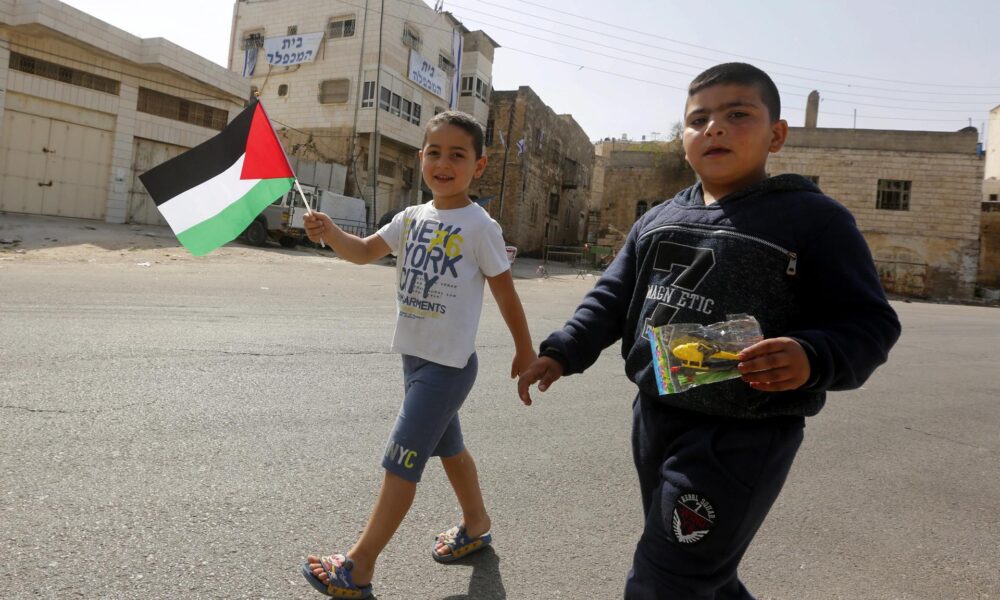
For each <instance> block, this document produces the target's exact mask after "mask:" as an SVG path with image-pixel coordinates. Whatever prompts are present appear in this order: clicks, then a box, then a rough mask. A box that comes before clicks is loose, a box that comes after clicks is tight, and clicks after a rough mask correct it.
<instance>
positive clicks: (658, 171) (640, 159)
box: [589, 139, 697, 249]
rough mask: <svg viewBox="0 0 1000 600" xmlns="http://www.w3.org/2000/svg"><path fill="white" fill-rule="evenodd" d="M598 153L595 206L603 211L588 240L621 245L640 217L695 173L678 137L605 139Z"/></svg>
mask: <svg viewBox="0 0 1000 600" xmlns="http://www.w3.org/2000/svg"><path fill="white" fill-rule="evenodd" d="M595 153H596V155H597V157H596V162H595V166H594V177H593V185H592V190H591V194H592V196H591V210H592V211H595V212H596V213H598V214H599V219H600V228H599V232H598V233H597V234H596V235H593V236H592V239H591V240H589V241H591V242H596V243H598V244H600V245H602V246H611V247H613V248H615V249H617V248H620V247H621V245H622V244H623V243H624V241H625V236H626V235H627V234H628V232H629V230H630V229H631V228H632V224H633V223H635V221H636V219H638V218H639V217H640V216H641V215H642V214H643V213H645V212H646V211H647V210H649V209H650V208H652V207H654V206H656V205H657V204H660V203H661V202H663V201H665V200H669V199H671V198H673V197H674V196H675V195H676V194H677V192H679V191H681V190H682V189H684V188H686V187H688V186H690V185H691V184H693V183H694V182H695V181H696V179H697V177H696V176H695V174H694V171H693V170H692V169H691V167H690V166H689V165H688V164H687V161H686V160H685V159H684V148H683V147H682V145H681V140H680V139H675V140H671V141H669V142H655V141H629V140H617V139H616V140H604V141H601V142H598V143H597V144H596V145H595Z"/></svg>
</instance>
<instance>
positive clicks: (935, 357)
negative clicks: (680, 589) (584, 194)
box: [0, 249, 1000, 600]
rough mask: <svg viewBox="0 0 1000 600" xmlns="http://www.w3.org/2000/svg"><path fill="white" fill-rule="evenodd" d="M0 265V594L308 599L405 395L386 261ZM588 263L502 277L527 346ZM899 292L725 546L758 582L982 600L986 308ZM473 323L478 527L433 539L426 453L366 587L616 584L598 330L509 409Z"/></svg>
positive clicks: (518, 595) (995, 448)
mask: <svg viewBox="0 0 1000 600" xmlns="http://www.w3.org/2000/svg"><path fill="white" fill-rule="evenodd" d="M271 251H274V250H273V249H272V250H271ZM259 252H268V250H259ZM250 256H251V257H252V256H253V253H250ZM0 265H2V268H0V598H4V599H20V598H61V599H62V598H109V599H111V598H142V599H157V598H171V599H178V598H182V599H186V598H227V599H228V598H267V599H272V598H274V599H278V598H282V599H284V598H303V599H308V598H319V597H320V596H319V595H318V594H316V593H315V592H314V591H313V590H312V588H310V587H309V586H308V585H306V583H305V582H304V580H303V579H302V577H301V575H300V574H299V569H300V565H301V563H302V561H303V558H304V556H305V555H306V554H307V553H310V552H316V551H324V552H334V551H343V550H345V549H346V548H347V547H348V546H349V544H350V543H351V542H352V541H353V540H354V539H355V536H356V535H357V534H358V532H359V531H360V529H361V527H362V526H363V524H364V521H365V519H366V518H367V516H368V513H369V511H370V508H371V505H372V502H373V500H374V498H375V494H376V492H377V487H378V483H379V481H380V478H381V470H380V467H379V460H380V457H381V454H382V451H383V448H384V445H385V440H386V436H387V434H388V431H389V428H390V427H391V423H392V420H393V418H394V416H395V414H396V411H397V409H398V404H399V400H400V397H401V396H400V394H401V386H402V376H401V368H400V363H399V359H398V357H397V356H396V355H394V354H391V353H390V352H389V351H388V343H389V340H390V337H391V333H392V326H393V323H392V315H393V307H392V281H393V273H392V268H391V267H388V266H381V265H371V266H367V267H357V266H354V265H350V264H348V263H345V262H343V261H340V260H337V259H333V258H327V257H319V256H315V255H311V254H305V253H303V254H302V255H301V257H293V258H291V259H288V260H285V261H283V262H280V263H273V262H257V261H254V260H242V259H241V260H232V261H211V260H207V261H184V262H177V263H171V262H169V261H165V262H163V263H155V264H152V265H151V266H148V267H147V266H140V265H137V264H133V263H129V262H124V261H123V262H117V263H111V264H107V263H102V262H78V263H63V262H50V261H44V260H42V261H8V262H4V263H0ZM527 266H528V264H527V263H524V264H523V265H522V275H527V276H530V275H531V274H532V272H531V271H530V269H528V268H527ZM592 283H593V280H592V279H587V280H584V279H580V278H576V277H574V276H573V275H572V274H570V275H567V276H562V277H552V278H548V279H535V278H523V279H519V280H518V290H519V292H520V294H521V297H522V299H523V301H524V305H525V308H526V310H527V313H528V315H529V319H530V323H531V328H532V333H533V336H534V338H535V340H536V342H537V341H538V340H540V339H541V338H542V337H543V336H544V335H545V334H547V333H548V332H549V331H550V330H552V329H553V328H555V327H558V326H559V325H561V324H562V322H563V321H564V320H565V318H566V317H567V316H568V315H569V314H570V312H571V311H572V309H573V308H574V307H575V305H576V303H577V301H578V300H579V298H580V297H581V296H582V294H583V293H584V292H585V291H586V289H587V288H588V287H589V286H590V285H592ZM487 296H488V294H487ZM894 306H895V307H896V308H897V310H898V311H899V312H900V315H901V318H902V321H903V324H904V334H903V337H902V339H901V341H900V342H899V344H898V345H897V347H896V349H895V350H894V352H893V354H892V356H891V359H890V362H889V364H887V365H886V366H884V367H883V368H882V369H881V370H879V371H878V372H877V373H876V375H875V376H874V377H873V378H872V379H871V380H870V381H869V382H868V384H867V385H866V386H865V387H864V389H861V390H858V391H854V392H847V393H837V394H833V395H831V396H830V398H829V400H828V404H827V407H826V408H825V409H824V411H823V412H822V413H820V415H819V416H817V417H814V418H812V419H810V420H809V421H808V426H807V430H806V441H805V443H804V446H803V449H802V451H801V452H800V453H799V457H798V459H797V462H796V464H795V466H794V467H793V470H792V473H791V475H790V478H789V481H788V483H787V485H786V487H785V489H784V491H783V493H782V495H781V497H780V498H779V499H778V501H777V503H776V505H775V508H774V509H773V511H772V513H771V515H770V517H769V518H768V520H767V522H766V523H765V525H764V528H763V530H762V531H761V533H760V534H759V535H758V537H757V539H756V541H755V542H754V544H753V545H752V547H751V548H750V551H749V552H748V555H747V557H746V559H745V560H744V563H743V567H742V570H741V574H742V577H743V579H744V580H745V582H746V583H747V585H748V587H749V588H750V589H751V591H753V592H754V593H755V594H756V595H757V596H758V597H759V598H761V599H779V598H780V599H803V600H810V599H817V600H819V599H823V600H828V599H839V598H843V599H852V600H853V599H935V600H940V599H963V600H964V599H986V598H990V599H996V598H1000V516H998V515H1000V416H998V413H1000V410H998V400H997V398H998V397H1000V376H998V374H997V350H998V344H1000V310H998V309H996V308H982V307H966V306H945V305H933V304H919V303H913V304H910V303H894ZM478 341H479V343H478V346H479V356H480V374H479V380H478V382H477V384H476V388H475V390H474V391H473V394H472V397H471V398H470V400H469V401H468V403H467V404H466V407H465V408H464V409H463V413H462V419H463V427H464V429H465V432H466V439H467V442H468V445H469V448H470V450H471V451H472V453H473V454H474V455H475V456H476V457H477V462H478V464H479V469H480V475H481V479H482V483H483V487H484V491H485V497H486V501H487V505H488V507H489V509H490V511H491V515H492V518H493V523H494V533H495V545H494V548H495V550H488V551H486V552H484V553H480V554H479V555H477V556H476V557H474V558H471V559H470V560H469V561H468V562H465V563H459V564H454V565H438V564H436V563H434V562H433V561H431V559H430V557H429V556H428V554H429V552H430V549H431V544H432V540H433V537H434V535H435V534H436V533H437V532H438V531H441V530H444V529H446V528H448V527H450V526H451V525H452V524H454V523H455V522H456V519H457V518H458V508H457V503H456V501H455V499H454V497H453V495H452V494H451V491H450V488H449V487H448V483H447V480H446V478H445V476H444V473H443V471H442V469H441V468H440V466H438V465H437V464H432V465H431V466H430V467H429V468H428V470H427V472H426V474H425V478H424V481H423V483H422V484H421V485H420V488H419V491H418V495H417V500H416V503H415V504H414V507H413V509H412V511H411V512H410V514H409V515H408V516H407V518H406V520H405V521H404V523H403V525H402V527H401V528H400V530H399V532H398V533H397V534H396V537H395V538H394V539H393V541H392V543H391V544H390V546H389V547H388V549H387V550H386V552H385V553H384V554H383V556H382V558H381V560H380V562H379V565H378V572H377V574H376V580H375V586H376V588H375V589H376V593H377V595H378V598H380V599H382V600H393V599H434V600H438V599H448V600H458V599H463V598H469V599H476V600H492V599H504V598H507V599H511V600H514V599H527V598H532V599H534V598H567V599H573V600H575V599H584V598H588V599H589V598H619V597H621V591H622V587H623V583H624V579H625V575H626V572H627V570H628V567H629V564H630V562H631V554H632V549H633V548H634V544H635V541H636V540H637V537H638V534H639V532H640V530H641V525H642V524H641V505H640V501H639V496H638V486H637V483H636V480H635V476H634V474H633V469H632V465H631V457H630V450H629V427H630V414H631V409H630V404H631V399H632V393H633V389H632V387H631V384H630V383H629V382H628V381H627V380H626V379H625V377H624V374H623V370H622V360H621V358H620V357H619V356H618V354H617V348H615V349H609V350H608V351H607V352H606V353H605V355H604V356H603V357H602V358H601V360H600V361H599V362H598V363H597V364H596V365H595V366H594V367H593V368H592V369H591V370H589V371H588V372H587V373H586V374H584V375H581V376H577V377H573V378H569V379H564V380H562V381H560V382H558V383H557V384H556V385H555V386H554V387H553V388H552V390H550V391H549V392H547V393H545V394H536V403H535V405H534V406H531V407H524V406H521V405H520V403H519V401H518V400H517V398H516V394H515V389H514V385H513V383H512V382H511V381H510V380H509V379H508V378H507V375H508V374H509V369H510V356H511V344H510V339H509V334H508V333H507V331H506V328H505V327H504V325H503V322H502V320H501V318H500V316H499V313H498V312H497V310H496V307H495V305H493V304H492V303H491V302H488V304H487V306H486V308H485V309H484V313H483V322H482V324H481V326H480V331H479V338H478Z"/></svg>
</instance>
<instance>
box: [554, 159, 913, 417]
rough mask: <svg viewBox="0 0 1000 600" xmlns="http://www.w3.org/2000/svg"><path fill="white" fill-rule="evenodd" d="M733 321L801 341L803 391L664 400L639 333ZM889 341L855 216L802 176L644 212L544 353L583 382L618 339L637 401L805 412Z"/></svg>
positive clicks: (873, 361)
mask: <svg viewBox="0 0 1000 600" xmlns="http://www.w3.org/2000/svg"><path fill="white" fill-rule="evenodd" d="M739 313H746V314H749V315H753V316H754V317H756V318H757V320H758V321H759V322H760V324H761V329H762V330H763V333H764V337H765V338H773V337H781V336H787V337H792V338H795V339H796V340H798V341H799V342H800V343H801V344H802V346H803V348H804V349H805V351H806V354H807V355H808V357H809V365H810V369H811V376H810V380H809V382H807V384H806V385H805V386H803V387H802V388H799V389H797V390H792V391H786V392H761V391H757V390H754V389H752V388H751V387H750V386H749V385H748V384H747V383H745V382H744V381H743V380H741V379H732V380H729V381H724V382H720V383H714V384H711V385H703V386H699V387H695V388H691V389H689V390H687V391H685V392H682V393H679V394H668V395H663V396H660V395H659V390H658V389H657V387H656V377H655V374H654V370H653V368H654V367H653V359H652V353H651V349H650V345H649V342H648V340H647V339H646V337H645V336H644V335H643V331H644V329H645V326H646V324H647V323H649V324H652V325H654V326H658V325H663V324H666V323H700V324H703V325H707V324H710V323H716V322H719V321H725V320H726V319H727V318H728V316H729V315H735V314H739ZM899 334H900V325H899V320H898V319H897V317H896V313H895V311H893V309H892V308H891V307H890V306H889V303H888V301H887V300H886V298H885V293H884V292H883V290H882V284H881V282H880V281H879V277H878V274H877V273H876V271H875V265H874V263H873V261H872V257H871V253H870V251H869V250H868V245H867V244H866V243H865V240H864V238H863V237H862V235H861V233H860V232H859V231H858V228H857V226H856V224H855V222H854V217H853V216H852V215H851V213H850V212H849V211H848V210H847V209H846V208H844V207H843V206H842V205H841V204H839V203H838V202H836V201H835V200H833V199H832V198H830V197H828V196H826V195H824V194H823V193H822V192H820V190H819V188H817V187H816V186H815V185H814V184H813V183H812V182H811V181H809V180H808V179H806V178H804V177H801V176H799V175H781V176H778V177H772V178H769V179H766V180H764V181H762V182H760V183H758V184H756V185H754V186H751V187H750V188H747V189H745V190H743V191H741V192H736V193H733V194H730V195H729V196H726V197H725V198H722V199H721V200H719V201H718V202H716V203H715V204H711V205H708V206H706V205H705V204H704V200H703V197H702V193H701V186H700V184H695V185H694V186H692V187H690V188H688V189H686V190H683V191H682V192H680V193H679V194H678V195H677V196H676V197H675V198H674V199H673V200H671V201H670V202H666V203H664V204H661V205H659V206H657V207H655V208H653V209H652V210H650V211H649V212H647V213H646V214H644V215H643V216H642V217H641V218H640V219H639V220H638V221H637V222H636V223H635V225H634V226H633V227H632V230H631V232H630V233H629V235H628V238H627V239H626V241H625V245H624V247H623V248H622V250H621V252H620V253H619V254H618V256H617V257H616V258H615V260H614V261H613V262H612V264H611V266H610V267H609V268H608V269H607V271H605V273H604V275H603V276H602V277H601V278H600V279H599V280H598V281H597V283H596V284H595V286H594V288H593V290H591V291H590V292H589V293H588V294H587V295H586V297H584V299H583V302H582V303H581V304H580V306H579V307H578V308H577V310H576V313H575V314H574V315H573V317H572V318H571V319H570V320H569V321H568V322H567V323H566V324H565V325H564V326H563V328H562V329H561V330H559V331H556V332H554V333H553V334H552V335H550V336H549V337H548V338H547V339H546V340H545V341H544V342H542V344H541V352H540V354H541V355H543V356H551V357H553V358H555V359H557V360H559V361H560V362H561V363H562V364H563V367H564V374H566V375H570V374H574V373H582V372H583V371H584V370H585V369H587V368H588V367H589V366H590V365H592V364H594V362H595V361H596V360H597V358H598V356H599V355H600V353H601V351H602V350H604V349H605V348H607V347H608V346H610V345H611V344H613V343H615V342H616V341H618V340H619V339H621V340H622V356H623V357H624V358H625V372H626V374H627V375H628V377H629V379H631V380H632V381H633V382H635V383H636V385H638V386H639V393H640V394H642V395H645V396H649V397H659V400H660V401H661V402H663V403H665V404H668V405H671V406H675V407H677V408H682V409H686V410H692V411H696V412H700V413H705V414H711V415H720V416H730V417H738V418H764V417H770V416H777V415H802V416H810V415H814V414H816V413H817V412H819V410H820V409H821V408H822V407H823V403H824V401H825V397H826V391H827V390H848V389H854V388H857V387H859V386H861V385H862V384H863V383H864V382H865V380H866V379H867V378H868V377H869V376H870V375H871V374H872V372H873V371H874V370H875V368H876V367H877V366H879V365H880V364H882V363H884V362H885V360H886V358H887V357H888V353H889V349H890V348H891V347H892V346H893V344H895V342H896V340H897V339H898V338H899Z"/></svg>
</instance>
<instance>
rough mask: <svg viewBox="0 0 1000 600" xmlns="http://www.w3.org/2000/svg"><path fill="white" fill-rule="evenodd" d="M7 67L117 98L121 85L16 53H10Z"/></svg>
mask: <svg viewBox="0 0 1000 600" xmlns="http://www.w3.org/2000/svg"><path fill="white" fill-rule="evenodd" d="M8 66H9V67H10V68H11V69H13V70H15V71H21V72H22V73H30V74H32V75H37V76H39V77H45V78H46V79H54V80H56V81H61V82H63V83H68V84H70V85H75V86H79V87H83V88H88V89H91V90H96V91H98V92H104V93H105V94H113V95H115V96H117V95H118V94H119V90H120V89H121V84H120V83H119V82H118V81H115V80H114V79H109V78H107V77H101V76H100V75H94V74H93V73H87V72H86V71H81V70H79V69H74V68H72V67H64V66H63V65H57V64H56V63H51V62H48V61H45V60H40V59H37V58H35V57H33V56H26V55H24V54H18V53H17V52H11V53H10V61H9V62H8Z"/></svg>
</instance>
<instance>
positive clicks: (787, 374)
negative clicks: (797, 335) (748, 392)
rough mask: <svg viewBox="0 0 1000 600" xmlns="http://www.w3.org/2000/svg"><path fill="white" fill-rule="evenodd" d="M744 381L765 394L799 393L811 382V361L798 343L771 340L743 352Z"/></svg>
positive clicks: (786, 338) (741, 363)
mask: <svg viewBox="0 0 1000 600" xmlns="http://www.w3.org/2000/svg"><path fill="white" fill-rule="evenodd" d="M739 356H740V364H739V366H738V367H737V368H738V369H739V371H740V373H742V374H743V381H746V382H747V383H749V384H750V387H752V388H753V389H755V390H761V391H762V392H784V391H787V390H796V389H798V388H800V387H802V386H804V385H805V384H806V383H807V382H808V381H809V375H810V374H811V370H810V367H809V357H808V356H807V355H806V351H805V350H804V349H803V348H802V344H800V343H799V342H798V341H796V340H794V339H792V338H788V337H779V338H769V339H766V340H763V341H760V342H757V343H756V344H754V345H753V346H750V347H749V348H745V349H744V350H743V351H742V352H740V355H739Z"/></svg>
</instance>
